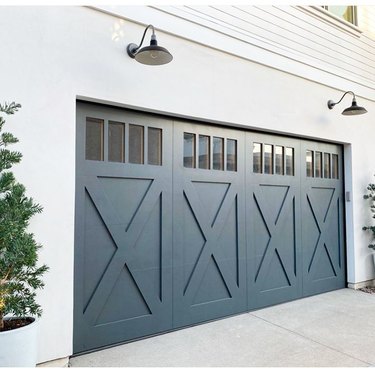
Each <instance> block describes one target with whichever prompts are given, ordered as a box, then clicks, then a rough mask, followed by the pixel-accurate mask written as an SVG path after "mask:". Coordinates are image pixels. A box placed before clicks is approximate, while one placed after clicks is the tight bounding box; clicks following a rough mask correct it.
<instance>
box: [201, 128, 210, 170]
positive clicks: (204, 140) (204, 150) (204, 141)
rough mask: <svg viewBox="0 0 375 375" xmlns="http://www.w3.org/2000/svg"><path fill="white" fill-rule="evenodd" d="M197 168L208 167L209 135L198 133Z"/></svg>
mask: <svg viewBox="0 0 375 375" xmlns="http://www.w3.org/2000/svg"><path fill="white" fill-rule="evenodd" d="M199 168H201V169H210V137H209V136H207V135H199Z"/></svg>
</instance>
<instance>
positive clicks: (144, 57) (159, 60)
mask: <svg viewBox="0 0 375 375" xmlns="http://www.w3.org/2000/svg"><path fill="white" fill-rule="evenodd" d="M134 58H135V59H136V60H137V61H138V62H140V63H141V64H145V65H163V64H168V63H169V62H171V61H172V60H173V56H172V55H171V54H170V53H169V51H168V50H167V49H166V48H164V47H160V46H157V45H150V46H147V47H144V48H141V49H140V50H139V51H138V52H137V53H136V54H135V56H134Z"/></svg>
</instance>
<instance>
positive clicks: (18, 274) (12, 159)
mask: <svg viewBox="0 0 375 375" xmlns="http://www.w3.org/2000/svg"><path fill="white" fill-rule="evenodd" d="M19 108H21V105H20V104H16V103H14V102H13V103H10V104H8V103H5V104H4V105H2V104H0V114H6V115H13V114H14V113H15V112H17V111H18V109H19ZM4 124H5V119H4V118H3V117H2V116H0V331H1V330H2V329H3V328H4V320H3V318H4V316H5V315H6V314H12V315H14V316H18V317H23V316H26V315H34V316H40V314H41V312H42V311H41V308H40V306H39V305H38V304H37V303H36V301H35V297H36V289H38V288H42V287H43V286H44V284H43V281H42V275H43V274H44V272H46V271H47V269H48V268H47V267H46V266H45V265H42V266H38V265H37V263H38V250H39V249H40V247H41V246H40V245H39V244H37V243H36V241H35V239H34V235H33V234H32V233H29V232H27V227H28V225H29V221H30V219H31V218H32V217H33V216H34V215H35V214H37V213H40V212H41V211H42V207H41V206H40V205H38V204H35V203H34V202H33V200H32V198H29V197H27V196H26V189H25V187H24V186H23V185H21V184H20V183H18V182H17V181H16V178H15V176H14V175H13V173H12V172H11V171H10V169H11V167H12V166H13V165H14V164H17V163H19V162H20V161H21V159H22V154H21V153H20V152H18V151H12V150H10V149H9V148H8V146H9V145H12V144H14V143H17V142H18V139H17V138H15V137H14V136H13V135H12V134H11V133H7V132H4V131H3V126H4Z"/></svg>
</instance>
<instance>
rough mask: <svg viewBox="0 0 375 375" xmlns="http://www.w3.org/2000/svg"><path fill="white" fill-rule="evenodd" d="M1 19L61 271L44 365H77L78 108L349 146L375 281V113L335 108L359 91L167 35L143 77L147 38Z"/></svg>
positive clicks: (52, 11)
mask: <svg viewBox="0 0 375 375" xmlns="http://www.w3.org/2000/svg"><path fill="white" fill-rule="evenodd" d="M133 11H134V9H133ZM139 11H140V12H142V7H141V8H139ZM0 19H1V23H0V46H1V51H2V53H1V58H0V71H1V74H0V93H1V95H0V100H1V101H16V102H19V103H21V104H22V106H23V107H22V109H21V111H20V112H19V113H18V114H17V115H15V116H12V117H11V118H10V120H9V122H8V125H7V128H8V130H10V131H12V132H14V134H15V135H17V136H18V137H19V138H20V140H21V142H20V143H19V145H18V149H19V150H20V151H22V153H23V154H24V160H23V162H22V164H21V165H20V166H18V167H17V169H16V173H17V176H18V177H19V180H20V181H22V182H23V183H24V184H25V185H26V186H27V188H28V193H29V195H31V196H33V197H34V198H35V200H36V201H37V202H39V203H40V204H42V205H43V207H44V213H43V214H41V215H39V216H37V217H36V218H35V219H33V222H32V228H31V229H32V230H33V231H34V232H35V234H36V237H37V239H38V241H39V242H41V243H42V244H43V250H42V254H41V260H42V261H43V262H45V263H47V264H48V265H49V266H50V271H49V273H48V274H47V275H46V277H45V282H46V287H45V289H44V290H43V291H42V292H41V293H40V294H39V300H40V302H41V304H42V305H43V309H44V314H43V317H42V320H41V327H40V331H41V332H40V333H41V335H40V337H41V340H40V350H39V362H44V361H47V360H51V359H55V358H61V357H65V356H68V355H70V354H71V353H72V334H73V332H72V324H73V255H74V254H73V253H74V199H75V147H76V145H75V108H76V99H77V98H88V99H91V100H92V101H97V102H101V103H109V104H114V105H119V106H129V107H132V108H140V109H143V110H149V111H154V112H161V113H166V114H175V115H178V116H183V117H188V118H196V119H202V120H209V121H214V122H217V123H220V124H225V123H230V124H235V125H239V126H246V127H249V128H254V129H266V130H267V131H274V132H281V133H284V134H293V135H298V136H302V137H313V138H320V139H324V140H329V141H337V142H342V143H345V144H346V146H345V157H346V161H345V163H346V174H347V176H346V188H345V190H346V191H350V193H351V197H352V199H351V202H348V203H347V232H348V233H347V252H348V281H349V282H351V283H355V282H361V281H365V280H369V279H372V278H374V269H373V265H372V263H371V259H370V252H369V251H368V249H367V244H368V241H369V238H368V237H366V235H365V234H364V233H363V231H362V230H361V228H362V226H363V225H364V224H365V223H366V220H369V218H370V215H369V213H368V209H367V207H366V202H364V201H363V199H362V196H363V193H364V191H365V187H366V185H367V183H368V182H369V181H371V180H372V179H373V175H374V173H375V171H374V169H375V168H374V163H373V157H372V156H373V144H372V143H373V139H374V133H375V130H374V121H373V118H374V117H373V116H374V113H375V103H374V101H373V100H370V99H366V98H364V97H360V96H359V97H358V104H359V105H362V106H365V107H366V108H367V110H368V112H369V113H368V114H367V115H364V116H358V117H344V116H341V114H340V113H341V111H342V109H343V108H345V104H347V106H349V104H350V99H349V98H346V99H347V100H346V101H345V103H343V105H342V106H340V108H335V109H334V110H332V111H329V110H328V109H327V106H326V102H327V100H328V99H333V100H338V99H339V98H340V97H341V94H342V91H346V90H352V89H353V88H352V83H351V82H346V81H345V80H342V79H341V80H338V79H337V77H334V76H332V80H330V79H329V76H327V75H326V74H325V75H324V82H321V83H318V82H313V81H311V80H307V79H303V78H300V77H297V76H295V75H293V74H287V73H284V72H281V71H279V70H276V69H271V68H269V67H266V66H264V65H261V64H257V63H254V62H251V61H249V60H247V59H243V58H239V57H235V56H233V55H231V54H226V53H224V52H220V51H218V50H215V49H210V48H208V47H205V46H204V45H200V44H197V43H193V42H191V41H188V40H186V39H181V38H178V37H176V36H173V35H171V34H166V33H163V32H160V31H159V32H157V36H158V41H159V44H160V45H162V46H165V47H167V48H168V49H169V50H170V51H171V52H172V54H173V56H174V60H173V62H172V63H171V64H168V65H165V66H159V67H150V66H144V65H141V64H138V63H137V62H136V61H134V60H132V59H130V58H129V57H128V56H127V55H126V54H125V46H126V45H127V44H128V43H130V42H135V43H138V42H139V39H140V38H141V35H142V33H143V30H144V26H143V25H138V24H136V23H132V22H129V21H125V20H123V19H120V18H118V17H114V16H111V15H108V14H104V13H101V12H99V11H96V10H93V9H89V8H83V7H43V8H40V7H1V8H0ZM149 22H150V23H152V22H154V21H153V20H150V21H149ZM155 26H156V27H157V25H155ZM192 27H193V26H192ZM147 39H148V37H147ZM301 69H303V68H301ZM305 69H310V68H309V67H305ZM311 69H312V68H311ZM327 77H328V78H327ZM359 95H361V94H359Z"/></svg>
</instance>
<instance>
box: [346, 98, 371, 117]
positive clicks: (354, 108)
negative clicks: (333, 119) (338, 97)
mask: <svg viewBox="0 0 375 375" xmlns="http://www.w3.org/2000/svg"><path fill="white" fill-rule="evenodd" d="M364 113H367V110H366V109H365V108H364V107H359V106H358V105H357V102H356V101H355V100H353V102H352V105H351V106H350V107H348V108H346V109H344V110H343V111H342V114H343V115H344V116H354V115H363V114H364Z"/></svg>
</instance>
